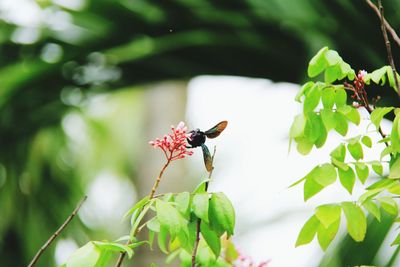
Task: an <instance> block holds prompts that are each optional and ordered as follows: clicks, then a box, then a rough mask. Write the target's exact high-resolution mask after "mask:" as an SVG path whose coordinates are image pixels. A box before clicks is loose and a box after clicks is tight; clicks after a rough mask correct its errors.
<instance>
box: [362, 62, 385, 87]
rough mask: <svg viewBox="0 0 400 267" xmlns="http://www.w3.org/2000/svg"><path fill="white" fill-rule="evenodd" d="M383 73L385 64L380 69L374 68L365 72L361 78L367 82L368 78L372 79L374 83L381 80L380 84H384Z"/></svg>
mask: <svg viewBox="0 0 400 267" xmlns="http://www.w3.org/2000/svg"><path fill="white" fill-rule="evenodd" d="M385 74H386V66H383V67H382V68H380V69H377V70H374V71H373V72H371V73H368V74H366V75H365V76H364V77H363V80H364V81H365V82H366V83H367V84H369V80H372V81H373V82H374V83H376V84H379V82H381V81H382V82H381V85H384V84H385V80H386V77H385Z"/></svg>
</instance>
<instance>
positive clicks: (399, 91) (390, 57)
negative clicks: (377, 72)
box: [378, 0, 400, 97]
mask: <svg viewBox="0 0 400 267" xmlns="http://www.w3.org/2000/svg"><path fill="white" fill-rule="evenodd" d="M378 5H379V13H380V19H381V30H382V35H383V39H384V40H385V45H386V52H387V56H388V61H389V64H390V67H392V72H393V76H394V81H395V84H396V89H397V94H398V95H399V97H400V86H399V80H398V79H397V71H396V66H395V65H394V60H393V54H392V47H391V45H390V41H389V38H388V36H387V32H386V25H385V16H384V14H383V6H382V1H381V0H378Z"/></svg>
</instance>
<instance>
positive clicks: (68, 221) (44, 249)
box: [28, 196, 87, 267]
mask: <svg viewBox="0 0 400 267" xmlns="http://www.w3.org/2000/svg"><path fill="white" fill-rule="evenodd" d="M86 199H87V196H84V197H83V199H82V200H81V201H80V202H79V203H78V205H77V206H76V208H75V209H74V211H73V212H72V213H71V214H70V215H69V216H68V218H67V219H66V220H65V221H64V223H63V224H62V225H61V226H60V228H58V229H57V231H55V232H54V234H53V235H52V236H51V237H50V238H49V240H47V242H46V243H45V244H44V245H43V246H42V247H41V248H40V249H39V251H38V252H37V253H36V255H35V257H34V258H33V259H32V261H31V262H30V263H29V265H28V267H33V266H34V265H35V264H36V263H37V261H38V260H39V258H40V256H42V254H43V253H44V252H45V251H46V249H47V248H48V247H49V246H50V245H51V243H52V242H53V241H54V240H55V239H56V238H57V236H59V235H60V234H61V232H62V231H63V230H64V229H65V227H67V225H68V224H69V223H70V222H71V221H72V219H73V218H74V217H75V215H76V214H77V213H78V211H79V209H80V208H81V206H82V204H83V202H85V200H86Z"/></svg>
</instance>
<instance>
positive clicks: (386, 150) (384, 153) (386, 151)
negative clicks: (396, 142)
mask: <svg viewBox="0 0 400 267" xmlns="http://www.w3.org/2000/svg"><path fill="white" fill-rule="evenodd" d="M391 153H393V148H392V147H391V146H388V147H385V148H384V149H383V150H382V152H381V157H380V160H382V159H383V158H384V157H385V156H387V155H389V154H391Z"/></svg>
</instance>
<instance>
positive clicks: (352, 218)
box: [342, 202, 367, 242]
mask: <svg viewBox="0 0 400 267" xmlns="http://www.w3.org/2000/svg"><path fill="white" fill-rule="evenodd" d="M342 208H343V212H344V215H345V216H346V219H347V230H348V231H349V234H350V236H351V237H352V238H353V239H354V241H356V242H361V241H363V240H364V237H365V233H366V231H367V219H366V217H365V214H364V212H363V211H362V209H361V208H360V207H359V206H357V205H356V204H354V203H353V202H342Z"/></svg>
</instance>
